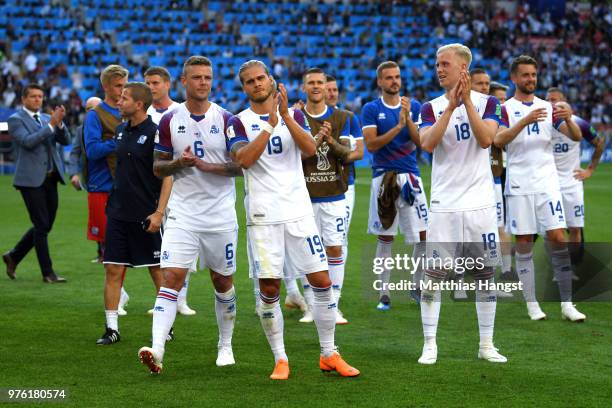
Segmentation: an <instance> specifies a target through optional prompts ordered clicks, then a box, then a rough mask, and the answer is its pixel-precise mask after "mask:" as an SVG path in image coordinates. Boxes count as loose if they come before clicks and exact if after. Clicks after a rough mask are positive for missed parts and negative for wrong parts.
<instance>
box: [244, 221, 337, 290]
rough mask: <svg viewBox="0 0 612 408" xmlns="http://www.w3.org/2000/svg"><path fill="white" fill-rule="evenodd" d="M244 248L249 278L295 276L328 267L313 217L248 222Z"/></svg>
mask: <svg viewBox="0 0 612 408" xmlns="http://www.w3.org/2000/svg"><path fill="white" fill-rule="evenodd" d="M247 252H248V255H249V276H250V277H251V279H281V278H285V277H288V278H290V277H293V278H298V277H302V276H304V275H306V274H309V273H313V272H319V271H326V270H327V256H326V255H325V248H324V247H323V242H322V241H321V237H320V236H319V231H318V230H317V225H316V224H315V219H314V217H305V218H301V219H299V220H297V221H291V222H286V223H282V224H270V225H249V226H247ZM283 267H284V269H285V270H286V271H287V274H285V273H283Z"/></svg>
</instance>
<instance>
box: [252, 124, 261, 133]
mask: <svg viewBox="0 0 612 408" xmlns="http://www.w3.org/2000/svg"><path fill="white" fill-rule="evenodd" d="M251 130H252V131H253V132H256V131H259V130H260V128H259V125H258V124H257V123H253V124H252V125H251Z"/></svg>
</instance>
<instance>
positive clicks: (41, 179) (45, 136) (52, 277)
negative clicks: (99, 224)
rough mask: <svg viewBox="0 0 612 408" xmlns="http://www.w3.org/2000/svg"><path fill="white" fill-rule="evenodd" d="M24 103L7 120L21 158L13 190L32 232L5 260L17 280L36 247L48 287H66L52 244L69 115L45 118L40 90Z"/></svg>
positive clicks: (31, 90)
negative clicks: (56, 266) (20, 267)
mask: <svg viewBox="0 0 612 408" xmlns="http://www.w3.org/2000/svg"><path fill="white" fill-rule="evenodd" d="M21 102H22V104H23V109H21V110H19V111H17V112H16V113H15V114H13V115H12V116H11V117H10V118H9V120H8V125H9V134H10V135H11V137H12V138H13V140H14V142H15V153H16V154H15V157H16V159H15V160H16V162H15V178H14V180H13V185H14V186H15V188H16V189H18V190H19V191H20V192H21V195H22V197H23V201H24V202H25V206H26V209H27V210H28V214H29V216H30V220H31V221H32V224H33V226H32V227H31V228H30V229H29V230H28V231H27V232H26V233H25V234H24V235H23V237H22V238H21V239H20V240H19V242H18V243H17V245H15V247H14V248H13V249H12V250H10V251H9V252H7V253H5V254H4V255H2V260H3V261H4V263H5V264H6V266H7V270H6V273H7V275H8V276H9V278H11V279H15V271H16V269H17V265H18V264H19V262H21V260H22V259H23V258H24V257H25V256H26V255H27V253H28V252H29V251H30V249H32V248H33V247H34V248H35V249H36V256H37V257H38V264H39V265H40V270H41V272H42V275H43V282H46V283H60V282H66V279H64V278H62V277H61V276H57V275H56V274H55V272H54V270H53V266H52V263H51V257H50V256H49V245H48V243H47V235H48V234H49V232H50V231H51V227H52V226H53V221H54V220H55V214H56V213H57V204H58V197H57V182H58V181H59V182H60V183H62V184H65V183H64V164H63V160H62V159H61V157H60V154H59V152H58V151H57V149H56V144H57V143H60V144H62V145H67V144H68V143H70V133H69V131H68V129H67V128H66V126H64V124H63V122H62V119H63V118H64V116H65V115H66V110H65V109H64V107H63V106H58V107H56V108H54V109H53V112H52V114H51V115H50V116H49V115H47V114H46V113H42V112H41V107H42V104H43V89H42V87H41V86H39V85H37V84H30V85H27V86H26V87H25V88H24V90H23V95H22V97H21Z"/></svg>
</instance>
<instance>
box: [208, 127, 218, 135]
mask: <svg viewBox="0 0 612 408" xmlns="http://www.w3.org/2000/svg"><path fill="white" fill-rule="evenodd" d="M210 134H211V135H217V134H219V128H218V127H217V126H216V125H212V126H211V127H210Z"/></svg>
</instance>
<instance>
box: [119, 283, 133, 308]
mask: <svg viewBox="0 0 612 408" xmlns="http://www.w3.org/2000/svg"><path fill="white" fill-rule="evenodd" d="M128 300H130V295H128V293H127V291H126V290H125V289H124V288H123V286H121V296H120V297H119V307H123V306H125V304H126V303H127V302H128Z"/></svg>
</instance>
